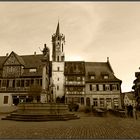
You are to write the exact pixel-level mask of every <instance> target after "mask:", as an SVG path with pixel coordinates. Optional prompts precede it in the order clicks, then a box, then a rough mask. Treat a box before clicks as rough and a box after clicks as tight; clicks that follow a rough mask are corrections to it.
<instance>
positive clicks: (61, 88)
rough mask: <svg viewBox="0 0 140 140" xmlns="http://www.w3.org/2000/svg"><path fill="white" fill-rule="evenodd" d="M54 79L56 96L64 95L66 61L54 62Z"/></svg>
mask: <svg viewBox="0 0 140 140" xmlns="http://www.w3.org/2000/svg"><path fill="white" fill-rule="evenodd" d="M58 67H59V71H58ZM58 78H59V80H58ZM52 80H53V83H54V85H55V91H54V94H55V95H56V98H57V97H58V96H59V97H62V96H63V95H64V62H52ZM57 86H59V90H57Z"/></svg>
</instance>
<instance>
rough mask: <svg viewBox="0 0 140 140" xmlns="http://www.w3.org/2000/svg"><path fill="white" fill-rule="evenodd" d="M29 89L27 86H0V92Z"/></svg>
mask: <svg viewBox="0 0 140 140" xmlns="http://www.w3.org/2000/svg"><path fill="white" fill-rule="evenodd" d="M9 91H12V92H16V91H25V92H26V91H29V87H0V92H9Z"/></svg>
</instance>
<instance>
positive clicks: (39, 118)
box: [2, 113, 80, 121]
mask: <svg viewBox="0 0 140 140" xmlns="http://www.w3.org/2000/svg"><path fill="white" fill-rule="evenodd" d="M79 118H80V117H78V116H76V115H75V114H61V115H44V114H42V115H41V114H39V115H31V114H16V113H13V114H10V115H8V116H6V118H2V120H17V121H61V120H62V121H65V120H72V119H79Z"/></svg>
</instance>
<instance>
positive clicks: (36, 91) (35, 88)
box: [29, 84, 42, 103]
mask: <svg viewBox="0 0 140 140" xmlns="http://www.w3.org/2000/svg"><path fill="white" fill-rule="evenodd" d="M41 91H42V88H41V86H40V85H38V84H34V85H31V86H30V90H29V96H32V97H33V102H34V103H36V102H37V97H38V96H40V94H41Z"/></svg>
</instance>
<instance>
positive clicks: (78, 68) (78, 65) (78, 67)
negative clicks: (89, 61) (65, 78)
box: [64, 61, 85, 75]
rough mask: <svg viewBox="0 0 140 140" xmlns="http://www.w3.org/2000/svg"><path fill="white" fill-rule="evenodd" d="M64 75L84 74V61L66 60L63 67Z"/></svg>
mask: <svg viewBox="0 0 140 140" xmlns="http://www.w3.org/2000/svg"><path fill="white" fill-rule="evenodd" d="M64 74H65V75H77V74H78V75H85V64H84V61H66V62H65V68H64Z"/></svg>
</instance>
